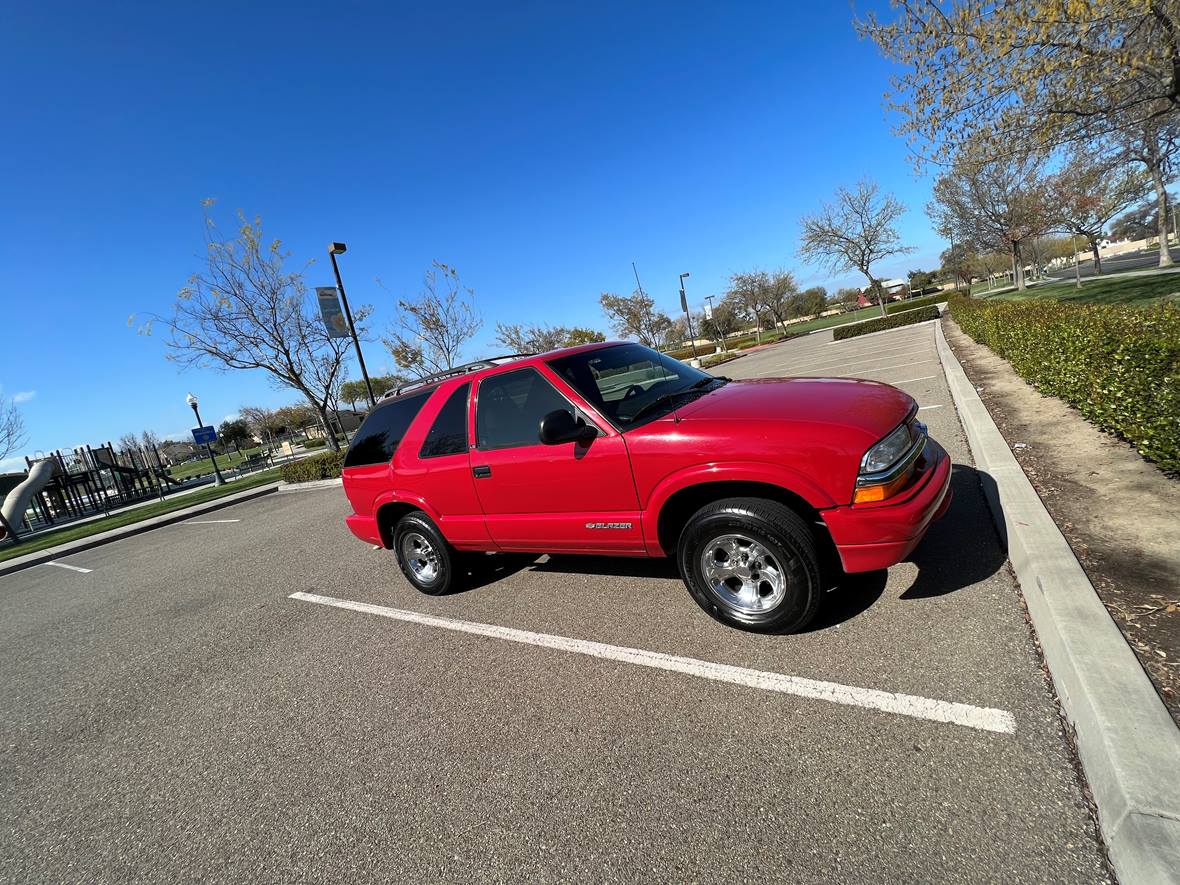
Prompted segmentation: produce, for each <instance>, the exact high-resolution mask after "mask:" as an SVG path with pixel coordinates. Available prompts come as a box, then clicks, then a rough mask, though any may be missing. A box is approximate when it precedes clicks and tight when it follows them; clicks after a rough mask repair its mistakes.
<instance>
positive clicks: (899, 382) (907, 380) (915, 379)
mask: <svg viewBox="0 0 1180 885" xmlns="http://www.w3.org/2000/svg"><path fill="white" fill-rule="evenodd" d="M937 377H938V376H937V375H923V376H922V377H921V378H905V379H903V380H901V381H890V382H889V383H890V384H909V383H910V382H911V381H929V380H930V379H931V378H937Z"/></svg>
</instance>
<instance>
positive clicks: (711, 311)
mask: <svg viewBox="0 0 1180 885" xmlns="http://www.w3.org/2000/svg"><path fill="white" fill-rule="evenodd" d="M716 297H717V296H716V295H706V296H705V300H706V301H708V302H709V319H711V320H713V328H715V329H716V328H717V320H716V319H715V317H716V316H717V305H716V304H714V303H713V299H714V298H716ZM721 349H722V350H724V351H725V352H726V353H729V345H728V344H726V343H725V333H724V332H722V333H721Z"/></svg>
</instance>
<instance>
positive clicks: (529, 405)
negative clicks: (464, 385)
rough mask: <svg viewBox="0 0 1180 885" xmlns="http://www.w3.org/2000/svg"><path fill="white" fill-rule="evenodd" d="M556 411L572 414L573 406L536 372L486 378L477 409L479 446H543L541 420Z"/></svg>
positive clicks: (525, 371) (528, 371) (503, 447)
mask: <svg viewBox="0 0 1180 885" xmlns="http://www.w3.org/2000/svg"><path fill="white" fill-rule="evenodd" d="M554 409H570V410H571V411H572V410H573V407H572V406H571V405H570V403H569V401H568V400H567V399H566V398H565V397H563V396H562V395H561V394H560V393H558V392H557V391H556V390H555V389H554V388H553V385H552V384H550V383H549V382H548V381H546V380H545V379H544V377H543V376H542V375H541V373H540V372H538V371H537V370H536V369H533V368H528V369H517V370H516V371H515V372H504V373H503V374H502V375H492V376H491V377H490V378H485V379H484V380H483V381H481V382H479V402H478V404H477V405H476V408H475V439H476V446H477V447H478V448H481V449H505V448H508V447H510V446H532V445H539V444H540V438H539V436H538V434H539V433H540V430H541V419H542V418H544V417H545V416H546V415H547V414H548V413H549V412H552V411H553V410H554Z"/></svg>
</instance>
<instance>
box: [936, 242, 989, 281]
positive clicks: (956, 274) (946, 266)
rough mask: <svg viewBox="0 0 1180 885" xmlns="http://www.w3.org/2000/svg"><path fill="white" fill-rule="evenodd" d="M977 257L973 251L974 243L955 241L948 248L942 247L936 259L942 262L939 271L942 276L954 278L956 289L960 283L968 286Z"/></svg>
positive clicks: (973, 273)
mask: <svg viewBox="0 0 1180 885" xmlns="http://www.w3.org/2000/svg"><path fill="white" fill-rule="evenodd" d="M978 257H979V256H978V255H976V253H975V244H974V243H970V242H967V243H964V242H958V243H955V244H954V245H953V246H951V247H950V248H949V249H943V250H942V252H941V253H940V254H939V256H938V260H939V261H941V262H942V267H941V268H940V272H941V273H942V275H943V276H944V277H950V278H951V279H952V280H954V282H955V288H956V289H958V288H959V284H960V283H962V284H963V285H964V286H968V287H970V286H971V280H972V278H973V277H974V276H975V268H976V264H977V262H978Z"/></svg>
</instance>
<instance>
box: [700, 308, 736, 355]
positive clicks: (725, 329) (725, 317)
mask: <svg viewBox="0 0 1180 885" xmlns="http://www.w3.org/2000/svg"><path fill="white" fill-rule="evenodd" d="M741 327H742V316H741V306H740V304H738V303H737V302H736V301H735V300H734V299H732V298H722V299H721V301H720V302H718V303H717V304H716V305H715V306H714V307H713V308H712V311H711V313H710V315H709V316H707V317H706V316H704V314H702V315H701V326H700V328H701V331H702V332H703V333H704V334H705V335H706V336H708V338H709V339H710V340H712V341H715V342H716V343H718V344H720V345H721V346H722V347H725V339H726V338H728V337H729V336H730V335H732V334H733V333H734V332H736V331H738V330H739V329H740V328H741Z"/></svg>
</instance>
